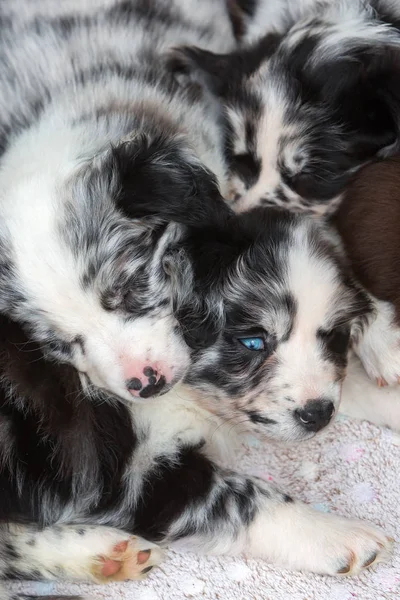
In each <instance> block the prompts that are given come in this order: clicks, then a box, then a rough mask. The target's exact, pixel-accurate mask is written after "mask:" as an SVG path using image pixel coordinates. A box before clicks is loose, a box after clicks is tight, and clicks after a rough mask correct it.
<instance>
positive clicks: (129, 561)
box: [90, 536, 163, 583]
mask: <svg viewBox="0 0 400 600" xmlns="http://www.w3.org/2000/svg"><path fill="white" fill-rule="evenodd" d="M162 556H163V554H162V551H161V550H160V549H159V548H158V547H157V546H153V545H152V544H149V543H148V542H145V540H142V539H140V538H137V537H134V536H130V537H129V538H126V537H125V539H123V540H122V541H119V542H117V543H116V544H114V545H113V546H111V547H110V549H109V551H108V552H106V553H104V554H99V555H97V556H95V557H94V558H93V562H92V565H91V569H90V570H91V573H92V575H93V578H94V580H95V581H96V582H97V583H110V582H113V581H125V580H128V579H143V578H144V577H146V575H147V573H149V572H150V571H151V570H152V569H153V567H155V566H157V565H158V564H160V562H161V560H162Z"/></svg>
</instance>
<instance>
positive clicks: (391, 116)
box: [323, 47, 400, 160]
mask: <svg viewBox="0 0 400 600" xmlns="http://www.w3.org/2000/svg"><path fill="white" fill-rule="evenodd" d="M372 50H373V49H369V50H367V51H365V52H360V53H359V54H358V57H357V58H358V60H357V61H356V62H355V63H354V62H353V63H351V62H347V61H343V62H342V64H338V65H334V66H333V67H334V70H335V71H336V76H335V80H337V82H338V85H337V86H336V89H335V91H334V90H333V89H332V86H331V84H330V82H329V81H326V84H325V86H324V89H323V93H324V94H325V97H326V98H330V101H332V99H334V102H335V108H336V111H337V114H338V117H339V119H340V121H341V122H342V123H343V124H344V127H345V128H346V129H347V130H349V131H350V132H351V138H350V139H349V142H350V151H351V152H352V154H354V155H356V156H357V157H358V158H360V159H361V160H364V159H367V160H368V159H370V158H373V157H374V156H376V155H379V154H381V153H383V154H384V153H385V151H386V150H387V149H389V148H390V147H392V146H393V145H394V144H395V142H396V140H397V139H398V135H399V124H400V123H399V118H398V115H399V110H400V47H399V48H397V49H392V48H375V49H374V50H375V51H372ZM328 79H329V75H328Z"/></svg>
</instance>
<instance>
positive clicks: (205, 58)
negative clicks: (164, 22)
mask: <svg viewBox="0 0 400 600" xmlns="http://www.w3.org/2000/svg"><path fill="white" fill-rule="evenodd" d="M281 39H282V36H281V35H280V34H276V33H271V34H268V35H267V36H265V37H264V38H262V39H261V40H259V41H258V42H257V43H256V44H254V45H252V46H250V47H247V48H243V49H240V50H237V51H235V52H232V53H231V54H215V53H214V52H209V51H208V50H203V49H202V48H197V47H195V46H183V47H181V48H176V49H175V50H174V51H173V52H172V53H171V54H170V59H169V62H168V66H169V68H170V70H171V71H174V72H175V73H178V74H185V75H187V76H189V77H191V78H192V79H193V80H195V81H197V82H198V83H200V84H203V85H205V86H206V87H208V88H209V89H210V90H211V91H212V92H213V93H214V94H215V95H217V96H225V95H229V94H230V93H231V92H233V91H234V90H235V88H236V86H237V85H239V84H240V82H241V81H242V80H243V78H246V77H249V76H250V75H251V74H252V73H254V72H255V71H256V70H257V69H258V68H259V66H260V65H261V63H262V62H263V61H265V60H267V58H269V57H270V56H271V55H272V54H273V53H274V52H275V50H276V48H277V47H278V46H279V43H280V41H281Z"/></svg>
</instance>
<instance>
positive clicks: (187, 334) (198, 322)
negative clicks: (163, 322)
mask: <svg viewBox="0 0 400 600" xmlns="http://www.w3.org/2000/svg"><path fill="white" fill-rule="evenodd" d="M175 316H176V318H177V319H178V322H179V324H180V326H181V329H182V333H183V337H184V339H185V342H186V344H187V345H188V346H189V348H192V349H193V350H203V349H204V348H208V347H209V346H212V345H213V344H214V343H215V342H216V340H217V338H218V336H219V334H220V332H221V320H220V319H219V315H218V314H217V313H213V312H212V310H210V308H209V307H207V306H206V305H205V304H201V303H193V304H192V303H190V304H186V305H184V306H182V307H181V308H180V310H178V311H177V313H176V315H175Z"/></svg>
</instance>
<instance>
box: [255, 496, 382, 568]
mask: <svg viewBox="0 0 400 600" xmlns="http://www.w3.org/2000/svg"><path fill="white" fill-rule="evenodd" d="M250 538H252V539H250V541H251V548H250V552H249V554H251V555H252V556H261V557H264V558H265V559H267V560H269V561H271V562H273V563H275V564H278V565H281V566H285V567H287V568H289V569H291V570H296V571H310V572H312V573H318V574H320V575H332V576H348V575H357V574H358V573H360V572H361V571H362V570H364V569H368V568H369V567H371V566H373V565H375V564H377V563H378V562H382V561H385V560H386V559H387V558H388V557H389V555H390V551H391V547H392V544H393V540H392V539H391V538H388V537H387V536H386V535H385V534H384V533H383V532H382V531H381V530H380V529H378V528H377V527H375V526H374V525H370V524H369V523H365V522H364V521H357V520H354V519H345V518H343V517H338V516H336V515H333V514H325V513H321V512H317V511H315V510H313V509H312V508H311V507H310V506H307V505H305V504H302V503H298V502H293V503H289V504H285V505H283V506H281V507H280V508H278V509H276V510H275V511H274V512H273V514H271V515H265V516H262V515H260V517H259V518H258V519H256V521H255V522H254V525H253V526H252V528H251V531H250Z"/></svg>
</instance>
